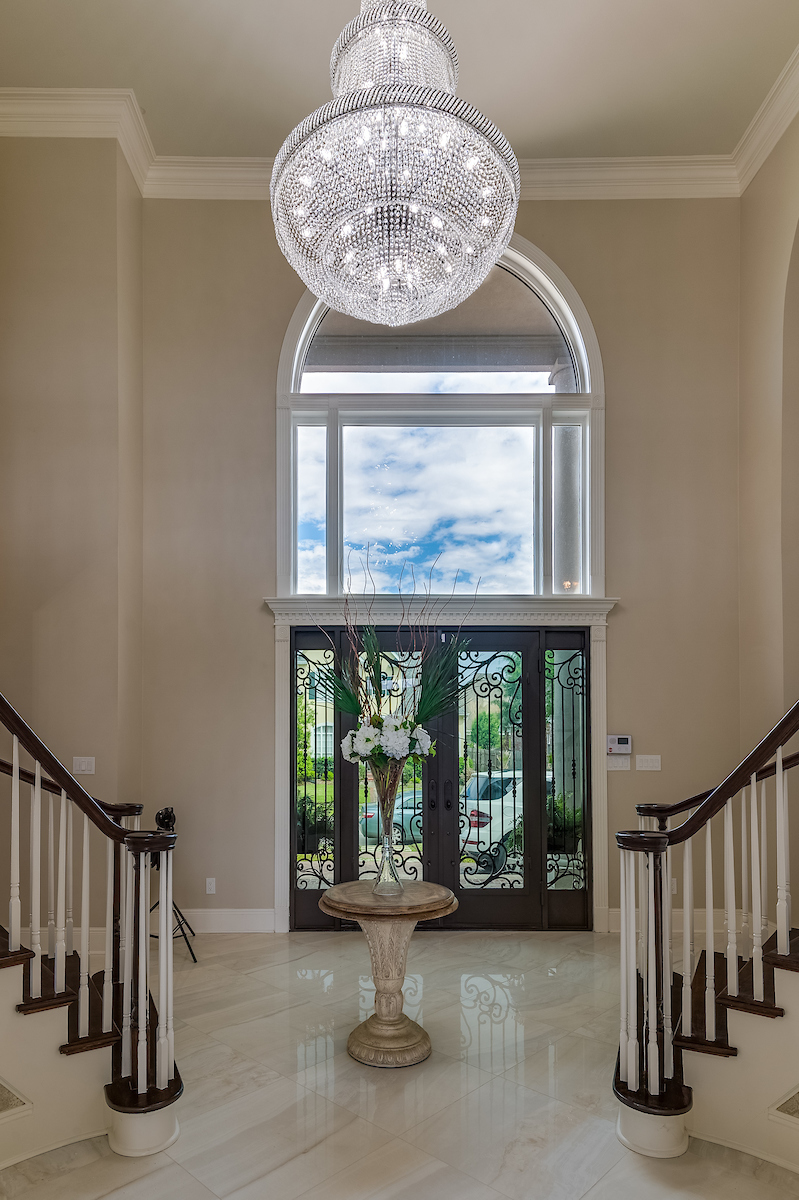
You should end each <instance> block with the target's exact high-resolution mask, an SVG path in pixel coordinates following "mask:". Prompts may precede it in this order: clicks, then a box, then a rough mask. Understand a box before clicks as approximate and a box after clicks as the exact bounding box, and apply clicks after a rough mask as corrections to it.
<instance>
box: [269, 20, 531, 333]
mask: <svg viewBox="0 0 799 1200" xmlns="http://www.w3.org/2000/svg"><path fill="white" fill-rule="evenodd" d="M330 78H331V84H332V88H333V96H334V100H333V101H332V102H331V103H329V104H325V105H324V106H323V107H322V108H319V109H317V111H316V112H315V113H312V114H311V116H309V117H306V119H305V120H304V121H303V122H302V123H301V124H300V125H298V126H297V128H296V129H295V130H294V131H293V133H291V134H290V136H289V137H288V138H287V139H286V141H285V142H284V144H283V146H282V147H281V149H280V153H279V154H278V156H277V158H276V159H275V165H274V170H273V172H272V185H271V196H272V215H273V217H274V221H275V230H276V233H277V240H278V244H279V246H280V249H281V250H282V251H283V253H284V254H285V256H286V258H287V259H288V261H289V262H290V263H291V265H292V267H293V268H294V270H295V271H296V272H297V274H298V275H299V276H300V278H301V279H302V280H303V281H304V282H305V283H306V284H307V286H308V287H309V288H310V290H311V291H312V292H313V293H314V294H315V295H316V296H318V297H319V298H320V299H321V300H324V301H325V303H326V304H328V305H329V306H330V307H331V308H334V309H336V310H337V311H339V312H343V313H349V314H350V315H351V316H353V317H359V318H361V319H362V320H366V321H373V322H375V323H377V324H381V325H406V324H408V323H410V322H411V321H421V320H424V319H425V318H426V317H434V316H436V315H437V314H438V313H442V312H446V310H447V309H449V308H454V307H455V306H456V305H457V304H460V303H461V301H462V300H465V299H466V297H467V296H469V295H470V294H471V293H472V292H473V291H474V290H475V289H476V288H477V287H479V286H480V284H481V283H482V281H483V280H484V279H485V277H486V275H487V274H488V272H489V271H490V269H491V267H492V266H493V265H494V263H495V262H496V261H497V259H498V258H499V257H500V255H501V254H502V252H503V250H504V249H505V247H506V246H507V244H508V241H509V240H510V236H511V233H512V232H513V223H514V220H515V217H516V209H517V206H518V203H519V183H520V180H519V165H518V163H517V161H516V158H515V156H514V154H513V151H512V150H511V148H510V145H509V143H508V141H507V139H506V138H505V137H504V136H503V135H502V134H501V133H500V131H499V130H498V129H497V128H496V126H495V125H493V124H492V123H491V121H489V120H487V118H486V117H484V116H483V115H482V114H481V113H479V112H478V111H477V109H475V108H473V107H472V106H471V105H470V104H467V103H466V101H464V100H459V99H458V97H457V96H456V95H455V87H456V84H457V79H458V55H457V51H456V50H455V46H454V43H453V41H452V39H451V38H450V36H449V34H448V33H447V31H446V29H445V28H444V26H443V25H442V24H441V22H440V21H439V20H437V18H436V17H434V16H433V15H432V14H431V13H428V12H427V3H426V0H361V13H360V16H358V17H356V18H355V19H354V20H353V21H350V23H349V25H347V27H346V28H345V29H344V31H343V33H342V34H341V36H340V37H339V39H338V41H337V42H336V45H335V47H334V49H333V55H332V57H331V60H330Z"/></svg>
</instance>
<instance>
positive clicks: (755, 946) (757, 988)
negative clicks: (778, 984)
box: [750, 774, 764, 1000]
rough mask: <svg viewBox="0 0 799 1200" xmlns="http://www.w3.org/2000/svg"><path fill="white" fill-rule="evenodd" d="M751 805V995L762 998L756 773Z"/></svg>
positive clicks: (761, 923)
mask: <svg viewBox="0 0 799 1200" xmlns="http://www.w3.org/2000/svg"><path fill="white" fill-rule="evenodd" d="M751 788H752V794H751V801H752V807H751V812H750V820H751V830H752V985H753V991H752V995H753V997H754V999H755V1000H762V999H763V996H764V992H763V919H762V914H761V911H760V895H761V893H760V844H759V838H758V828H757V775H756V774H754V775H753V776H752V782H751Z"/></svg>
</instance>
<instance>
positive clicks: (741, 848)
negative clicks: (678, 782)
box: [613, 703, 799, 1171]
mask: <svg viewBox="0 0 799 1200" xmlns="http://www.w3.org/2000/svg"><path fill="white" fill-rule="evenodd" d="M797 732H799V703H797V704H795V705H794V706H793V708H792V709H790V711H789V712H788V713H786V715H785V716H784V717H783V718H782V720H781V721H780V722H779V723H778V724H777V725H776V726H775V727H774V729H773V730H772V731H771V733H769V734H768V736H767V737H765V738H764V739H763V741H762V742H761V743H760V744H759V745H758V746H757V747H756V748H755V749H754V750H753V751H752V753H751V754H749V755H748V756H747V757H746V758H745V759H744V761H743V762H742V763H740V764H739V766H738V767H736V769H735V770H734V771H733V772H732V773H731V774H730V775H729V776H728V777H727V779H725V780H724V782H723V783H721V784H720V785H719V786H718V787H717V788H715V789H713V790H712V791H710V792H704V793H702V794H701V795H697V796H692V797H691V798H690V799H688V800H684V801H681V802H680V803H678V804H673V805H658V804H646V805H639V806H638V807H637V812H638V818H639V826H640V828H639V829H638V830H634V831H626V832H622V833H619V834H617V835H616V841H617V843H618V846H619V849H620V884H621V972H622V982H621V1008H620V1025H619V1029H620V1033H619V1057H618V1060H617V1066H616V1074H615V1079H614V1083H613V1090H614V1092H615V1094H616V1097H617V1098H618V1100H619V1101H620V1109H619V1122H618V1134H619V1137H620V1139H621V1140H622V1142H624V1144H625V1145H627V1146H628V1147H629V1148H630V1149H632V1150H636V1151H638V1152H639V1153H641V1154H647V1155H649V1156H652V1157H664V1158H665V1157H673V1156H676V1155H679V1154H682V1153H683V1152H684V1151H685V1149H687V1146H688V1137H689V1135H691V1136H693V1137H697V1138H702V1139H705V1140H707V1141H711V1142H718V1143H720V1144H722V1145H725V1146H732V1147H734V1148H735V1149H738V1150H744V1151H746V1152H748V1153H750V1154H754V1155H756V1156H758V1157H760V1158H766V1159H769V1160H770V1161H772V1162H775V1163H778V1164H779V1165H781V1166H784V1167H788V1168H790V1169H791V1170H795V1171H799V930H796V929H793V928H792V927H791V855H790V847H791V843H790V804H789V799H788V780H789V772H790V770H791V769H792V768H793V767H795V766H799V754H792V755H789V756H786V755H785V754H784V748H785V746H786V745H787V743H788V742H789V741H790V740H791V738H793V737H794V735H795V734H796V733H797ZM678 873H679V874H680V875H681V876H682V880H681V896H682V911H681V912H678V911H676V910H674V909H673V908H672V902H673V897H672V879H673V878H674V876H675V875H676V874H678ZM697 883H698V886H697ZM719 901H720V902H721V904H720V907H719Z"/></svg>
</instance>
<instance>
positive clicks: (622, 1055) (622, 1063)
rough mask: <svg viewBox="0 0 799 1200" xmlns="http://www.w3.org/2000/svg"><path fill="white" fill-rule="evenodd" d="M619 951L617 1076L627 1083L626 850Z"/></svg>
mask: <svg viewBox="0 0 799 1200" xmlns="http://www.w3.org/2000/svg"><path fill="white" fill-rule="evenodd" d="M619 860H620V861H619V917H620V922H621V923H620V927H619V935H620V936H619V951H620V976H621V997H620V1004H619V1078H620V1079H621V1081H622V1083H627V1079H628V1060H629V1053H630V1050H629V1029H628V1017H627V993H628V990H629V985H628V979H627V943H628V941H629V932H628V928H627V926H628V922H629V919H630V915H629V912H628V911H627V908H628V905H627V851H626V850H620V851H619Z"/></svg>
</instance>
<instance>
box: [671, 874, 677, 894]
mask: <svg viewBox="0 0 799 1200" xmlns="http://www.w3.org/2000/svg"><path fill="white" fill-rule="evenodd" d="M671 894H672V896H676V895H677V880H676V879H675V878H674V876H673V875H672V877H671Z"/></svg>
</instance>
